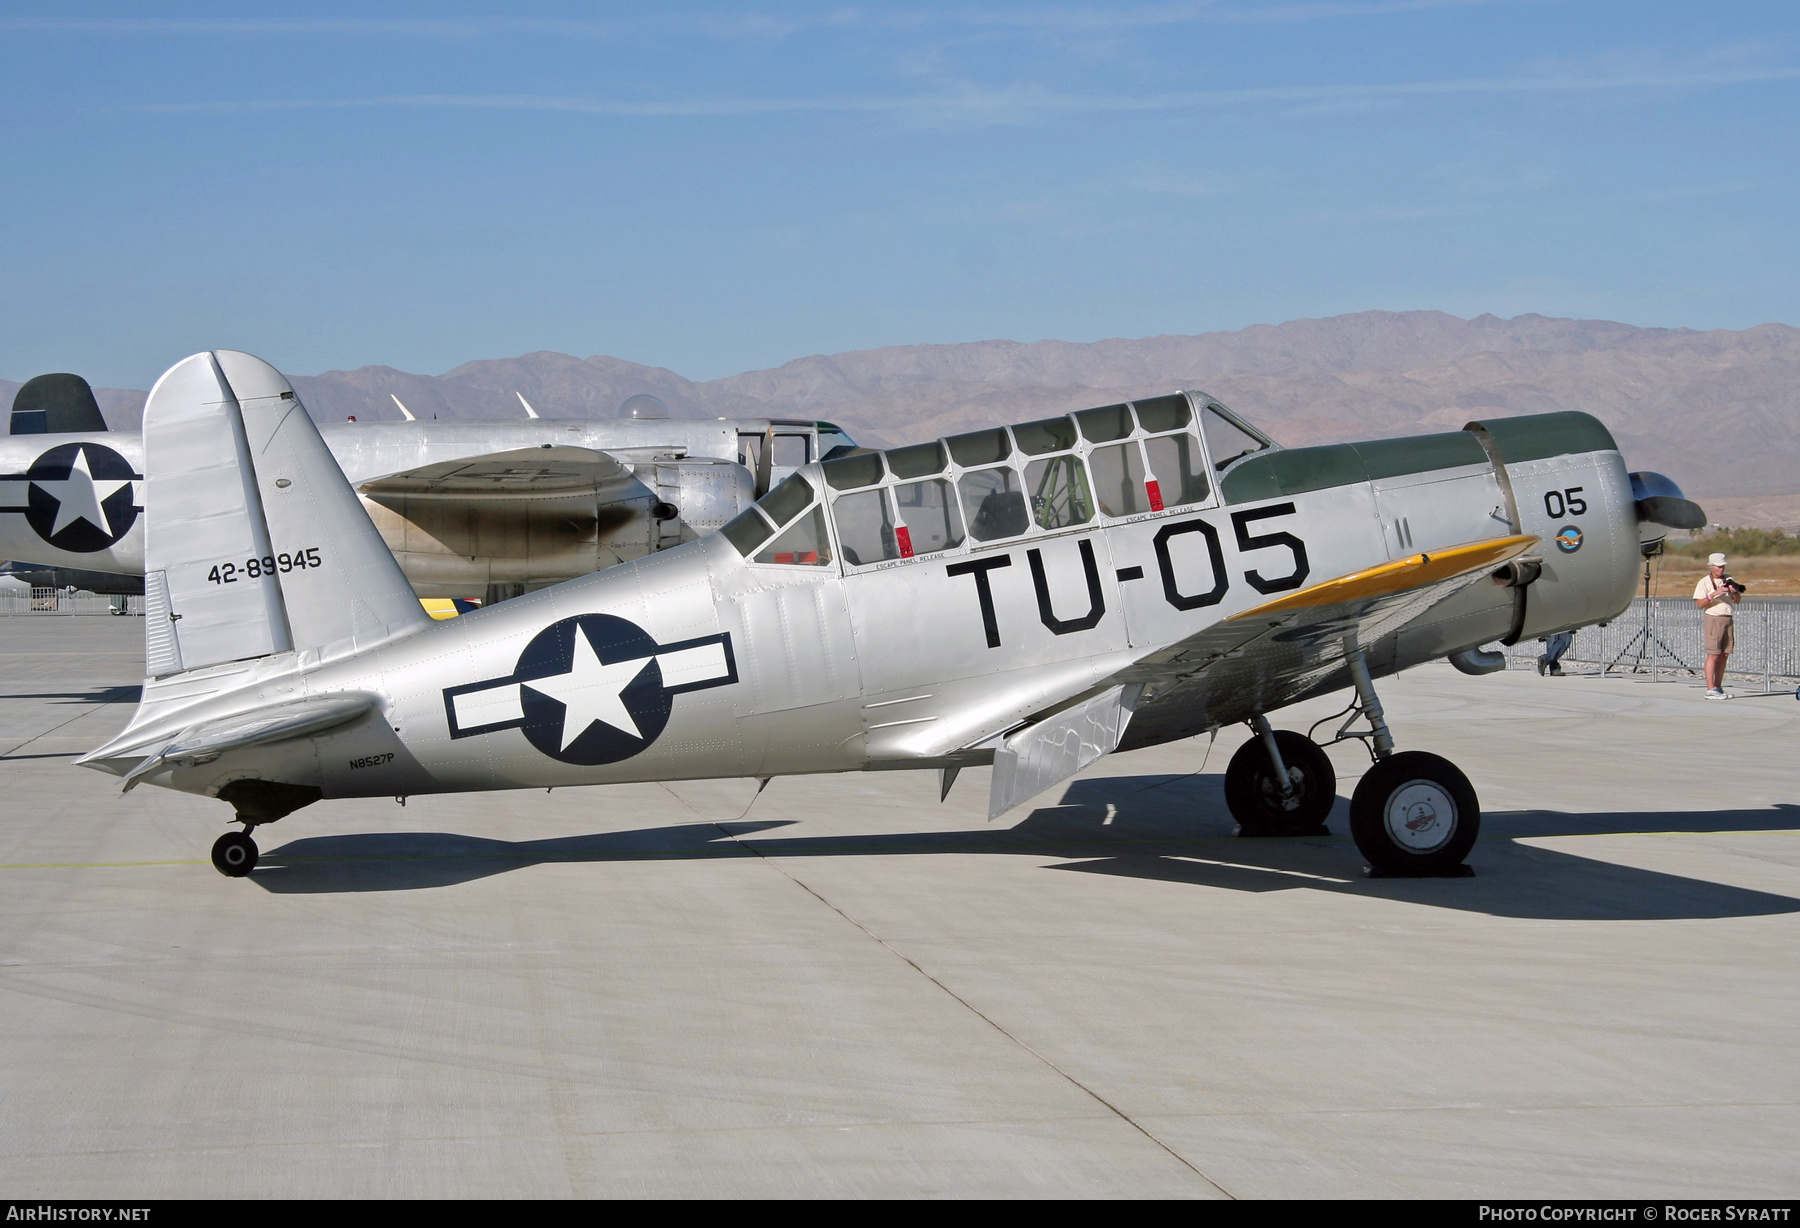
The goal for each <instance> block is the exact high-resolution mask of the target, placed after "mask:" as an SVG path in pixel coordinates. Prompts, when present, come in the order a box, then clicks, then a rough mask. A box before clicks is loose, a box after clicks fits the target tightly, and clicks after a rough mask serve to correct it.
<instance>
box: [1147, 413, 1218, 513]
mask: <svg viewBox="0 0 1800 1228" xmlns="http://www.w3.org/2000/svg"><path fill="white" fill-rule="evenodd" d="M1144 453H1145V455H1147V456H1148V457H1149V458H1150V475H1151V478H1150V486H1149V496H1150V502H1151V504H1152V505H1161V506H1165V507H1179V506H1180V505H1182V504H1183V503H1198V502H1200V500H1202V499H1204V498H1206V496H1207V494H1208V492H1209V491H1210V489H1211V487H1210V486H1209V485H1208V483H1207V480H1206V472H1205V469H1206V466H1205V464H1204V463H1203V462H1202V461H1201V460H1200V449H1199V448H1198V447H1196V446H1195V440H1194V437H1193V435H1192V434H1191V433H1189V432H1187V431H1182V432H1180V433H1179V434H1176V435H1160V436H1158V437H1156V438H1155V439H1146V440H1144Z"/></svg>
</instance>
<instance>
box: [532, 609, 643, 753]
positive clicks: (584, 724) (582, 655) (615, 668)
mask: <svg viewBox="0 0 1800 1228" xmlns="http://www.w3.org/2000/svg"><path fill="white" fill-rule="evenodd" d="M655 659H656V658H654V657H639V658H638V659H637V660H635V661H620V662H618V663H617V664H614V665H602V664H600V658H599V657H598V656H596V655H595V654H594V646H593V645H592V644H591V643H589V642H588V637H587V633H586V632H584V631H583V630H582V629H581V628H580V627H579V626H577V627H576V628H575V659H574V660H573V661H571V662H570V664H569V672H568V673H566V674H556V675H553V676H551V677H549V678H534V679H532V680H531V681H530V682H527V683H525V684H524V685H526V686H528V687H530V688H531V689H532V690H534V691H536V692H538V693H539V694H540V695H545V696H547V697H549V698H551V699H554V700H556V701H557V702H558V703H560V704H562V706H563V727H562V747H561V749H563V750H568V749H569V746H570V744H572V743H573V742H574V741H575V739H576V738H579V737H580V736H581V735H582V734H584V733H586V732H587V731H588V727H589V726H591V725H592V724H594V722H596V721H598V722H600V723H601V724H602V725H611V726H612V727H613V728H614V729H617V730H619V731H621V732H623V733H628V734H630V735H631V736H632V737H634V738H642V737H643V736H644V735H643V733H642V732H641V731H640V730H639V729H638V727H637V722H636V721H634V720H632V719H631V713H630V711H628V710H627V709H626V707H625V701H624V700H623V699H622V698H620V696H621V694H622V693H623V692H624V690H625V688H626V687H628V686H630V685H631V684H632V682H633V681H634V680H635V679H636V678H637V676H638V675H639V674H641V673H643V672H644V669H645V668H646V667H647V666H648V665H649V664H650V662H651V661H653V660H655Z"/></svg>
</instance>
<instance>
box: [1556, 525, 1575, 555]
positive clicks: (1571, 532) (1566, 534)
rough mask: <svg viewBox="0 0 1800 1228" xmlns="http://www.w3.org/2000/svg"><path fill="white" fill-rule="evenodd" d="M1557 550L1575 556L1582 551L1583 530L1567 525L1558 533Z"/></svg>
mask: <svg viewBox="0 0 1800 1228" xmlns="http://www.w3.org/2000/svg"><path fill="white" fill-rule="evenodd" d="M1556 548H1557V549H1558V550H1560V551H1562V552H1563V553H1564V554H1574V553H1575V552H1576V551H1577V550H1579V549H1581V530H1580V529H1578V528H1576V527H1575V526H1574V525H1572V524H1566V525H1564V526H1563V527H1562V528H1560V529H1558V530H1557V531H1556Z"/></svg>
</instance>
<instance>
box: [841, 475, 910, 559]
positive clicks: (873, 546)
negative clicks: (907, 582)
mask: <svg viewBox="0 0 1800 1228" xmlns="http://www.w3.org/2000/svg"><path fill="white" fill-rule="evenodd" d="M859 459H860V458H859ZM831 518H832V519H833V520H834V521H836V522H837V535H838V545H839V546H840V547H842V548H843V551H844V562H846V563H849V564H850V565H851V566H852V567H863V566H867V565H868V564H870V563H881V562H885V561H887V560H888V559H897V558H899V557H900V542H899V539H898V537H897V536H896V535H895V533H894V517H893V515H892V514H891V513H890V512H889V511H888V503H887V492H885V491H880V490H864V491H858V492H857V493H856V494H854V495H839V496H838V497H837V498H836V499H835V500H833V501H832V504H831Z"/></svg>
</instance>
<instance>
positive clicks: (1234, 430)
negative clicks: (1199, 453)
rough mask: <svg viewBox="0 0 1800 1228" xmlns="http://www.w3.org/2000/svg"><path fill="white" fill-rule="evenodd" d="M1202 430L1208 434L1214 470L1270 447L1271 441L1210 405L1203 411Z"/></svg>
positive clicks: (1207, 446) (1215, 406) (1207, 441)
mask: <svg viewBox="0 0 1800 1228" xmlns="http://www.w3.org/2000/svg"><path fill="white" fill-rule="evenodd" d="M1200 429H1201V430H1203V431H1204V432H1206V450H1207V451H1208V452H1211V453H1212V462H1213V468H1214V469H1223V468H1225V466H1227V465H1229V464H1230V463H1231V462H1232V461H1234V460H1237V459H1238V458H1239V457H1244V456H1248V455H1250V453H1252V452H1260V451H1262V450H1263V449H1264V448H1266V447H1268V446H1269V440H1267V439H1265V438H1263V437H1262V436H1261V435H1258V434H1256V433H1255V432H1254V431H1252V430H1251V429H1250V428H1249V427H1248V426H1246V425H1245V424H1244V423H1242V422H1239V421H1238V420H1237V419H1236V418H1233V417H1231V416H1230V415H1228V414H1226V413H1224V412H1223V411H1221V410H1220V409H1219V407H1218V406H1217V405H1208V406H1207V407H1206V408H1205V409H1204V410H1202V411H1201V414H1200Z"/></svg>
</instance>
